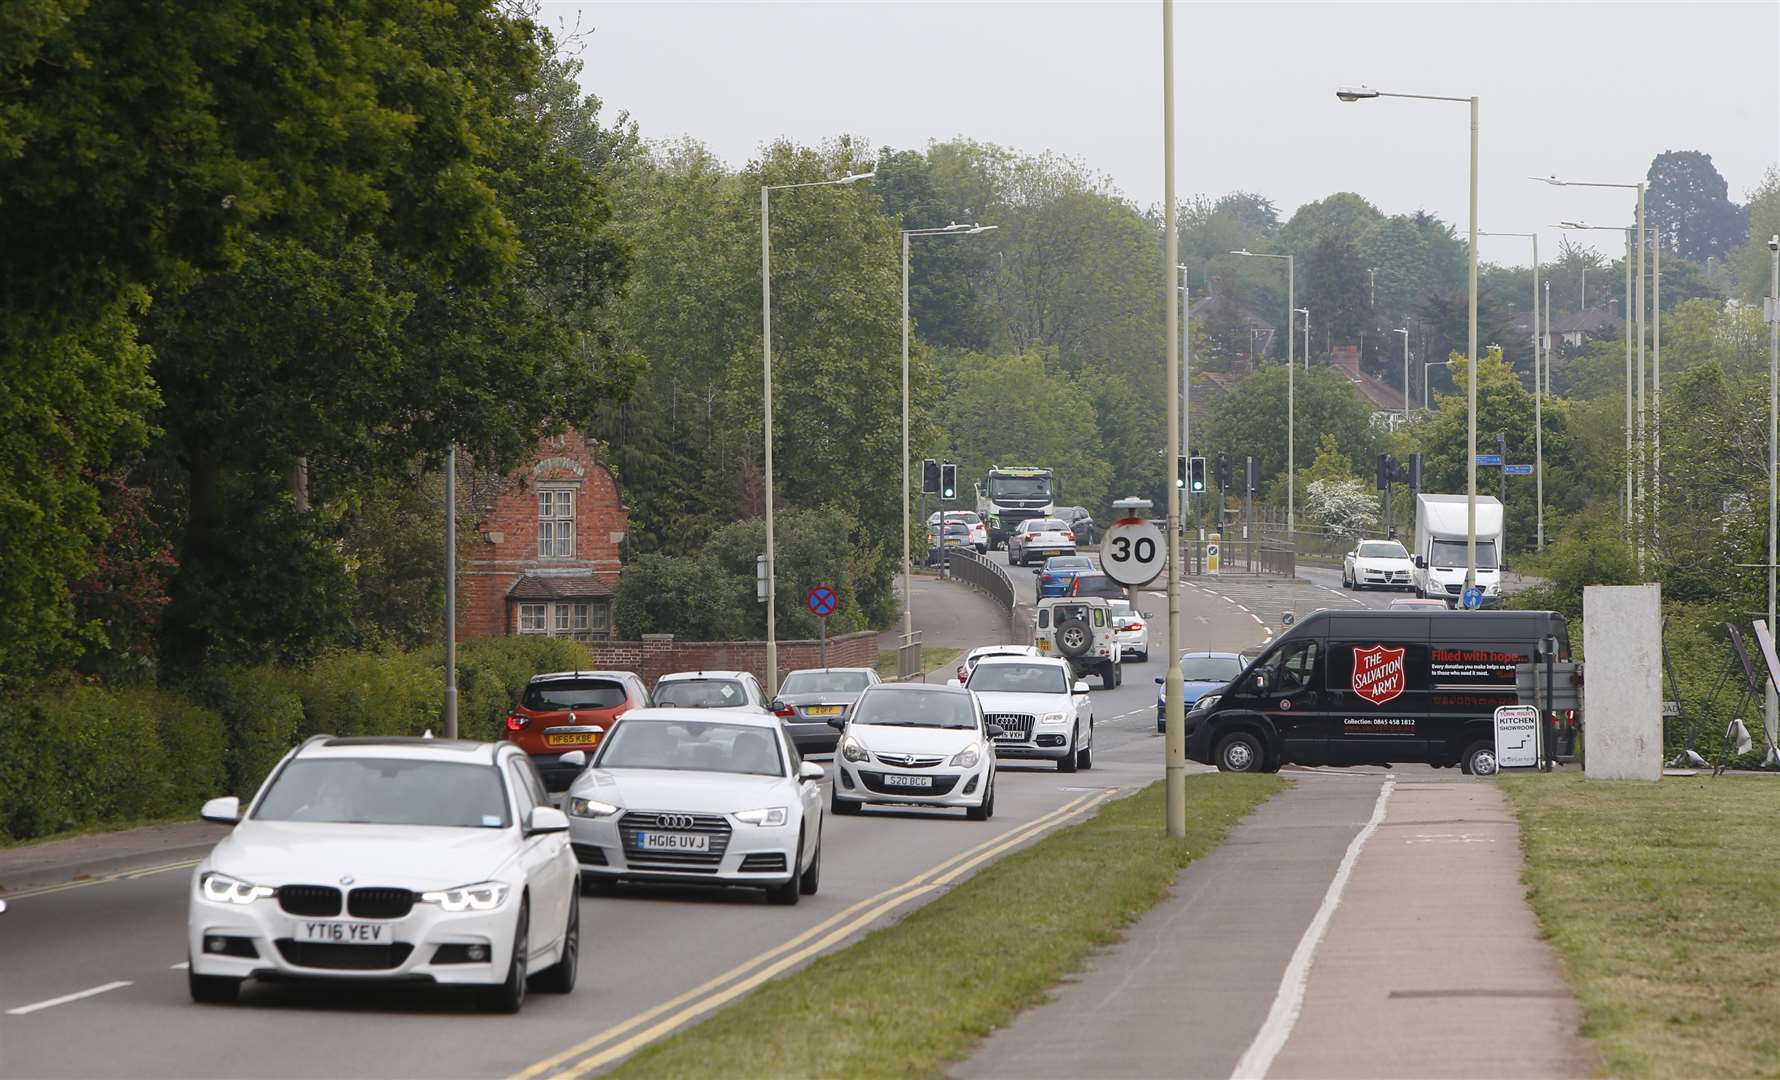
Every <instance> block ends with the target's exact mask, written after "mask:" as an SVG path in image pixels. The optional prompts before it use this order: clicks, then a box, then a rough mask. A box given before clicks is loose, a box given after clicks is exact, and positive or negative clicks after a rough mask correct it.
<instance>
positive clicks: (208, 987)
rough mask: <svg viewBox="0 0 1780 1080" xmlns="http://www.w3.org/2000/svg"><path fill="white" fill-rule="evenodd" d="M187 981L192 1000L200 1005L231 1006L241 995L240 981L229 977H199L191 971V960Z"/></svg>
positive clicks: (187, 963)
mask: <svg viewBox="0 0 1780 1080" xmlns="http://www.w3.org/2000/svg"><path fill="white" fill-rule="evenodd" d="M185 981H186V986H187V987H188V988H189V989H190V990H191V992H192V1000H193V1001H195V1002H197V1003H199V1004H200V1005H230V1004H233V1003H234V1001H235V999H236V998H237V997H239V996H240V994H241V980H240V979H231V978H229V977H228V976H227V975H199V974H198V973H197V972H195V971H192V970H191V961H190V960H189V959H188V960H187V961H186V973H185Z"/></svg>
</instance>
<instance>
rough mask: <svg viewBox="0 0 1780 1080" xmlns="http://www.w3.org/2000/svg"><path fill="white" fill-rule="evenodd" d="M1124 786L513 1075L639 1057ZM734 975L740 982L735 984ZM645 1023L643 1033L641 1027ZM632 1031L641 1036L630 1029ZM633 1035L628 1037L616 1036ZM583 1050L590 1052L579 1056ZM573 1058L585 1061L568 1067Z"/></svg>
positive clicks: (1085, 798) (518, 1079) (530, 1076)
mask: <svg viewBox="0 0 1780 1080" xmlns="http://www.w3.org/2000/svg"><path fill="white" fill-rule="evenodd" d="M1119 790H1120V789H1118V788H1108V789H1107V790H1105V791H1101V792H1098V793H1095V794H1091V795H1080V796H1077V797H1076V798H1074V799H1071V800H1070V801H1069V802H1067V803H1064V804H1063V805H1062V806H1059V807H1058V808H1057V809H1055V810H1052V811H1051V812H1050V813H1048V814H1045V815H1043V816H1041V817H1038V818H1035V819H1033V820H1032V821H1029V822H1027V823H1026V824H1024V825H1021V826H1019V827H1017V828H1015V829H1011V830H1009V831H1008V832H1005V833H1003V834H1001V835H1000V836H997V837H994V838H992V839H989V840H986V841H984V842H983V843H981V844H978V845H977V846H975V847H973V848H970V849H968V850H966V851H963V852H960V853H959V854H957V855H954V856H952V857H951V858H949V859H947V860H945V861H944V862H941V863H939V864H937V865H935V866H932V867H929V868H928V869H926V870H923V871H922V872H921V873H919V874H916V875H915V876H914V877H912V878H910V879H908V880H907V881H905V882H903V883H901V884H900V885H893V886H891V887H890V888H888V889H885V890H884V891H883V892H880V893H878V894H877V895H876V896H869V897H866V898H865V899H863V900H860V901H857V902H856V903H854V904H852V905H850V906H848V907H847V908H845V909H843V910H841V911H839V912H837V913H836V914H834V915H831V916H829V917H828V918H826V919H824V920H822V921H821V922H819V923H817V924H816V925H814V926H812V927H810V928H809V929H807V930H804V931H803V932H802V933H800V934H798V935H796V936H795V937H792V938H790V939H788V940H786V941H783V942H781V943H779V944H778V945H775V946H774V947H772V948H771V949H768V950H767V951H766V952H763V953H761V954H760V955H759V956H756V957H754V958H752V959H750V960H746V961H744V962H743V963H741V964H738V965H737V966H735V967H733V968H731V969H730V970H728V971H726V972H724V973H723V974H721V975H718V976H716V977H715V978H713V979H710V980H708V981H706V982H704V983H701V984H699V985H698V986H695V987H693V988H692V989H691V990H688V991H686V992H685V993H683V994H680V995H679V996H678V997H674V998H670V999H669V1000H667V1001H664V1002H662V1003H661V1004H659V1005H656V1006H654V1007H653V1008H650V1009H647V1010H645V1011H643V1012H640V1013H638V1014H637V1015H635V1016H633V1017H631V1018H630V1019H629V1020H626V1021H624V1022H623V1023H620V1024H615V1025H613V1026H612V1027H609V1028H607V1029H606V1030H604V1031H602V1032H600V1033H598V1034H597V1035H594V1036H592V1037H590V1038H588V1039H586V1040H584V1041H582V1042H579V1043H576V1044H575V1045H574V1046H571V1047H569V1048H568V1049H567V1050H564V1051H562V1052H560V1053H557V1054H553V1055H551V1056H550V1057H547V1058H545V1059H544V1060H542V1061H540V1062H537V1063H536V1064H534V1065H531V1066H529V1067H528V1068H526V1069H524V1070H522V1071H520V1072H518V1073H515V1074H514V1075H513V1077H512V1080H535V1078H537V1077H541V1076H544V1075H545V1074H547V1073H552V1072H555V1071H557V1070H559V1069H560V1070H561V1072H562V1074H565V1075H570V1076H580V1075H582V1074H585V1073H589V1072H592V1071H594V1070H596V1069H600V1068H603V1067H605V1066H606V1065H609V1064H611V1063H612V1062H614V1061H617V1060H619V1059H620V1058H623V1057H626V1056H628V1055H630V1054H634V1053H636V1052H637V1051H638V1050H640V1049H642V1048H643V1047H645V1046H647V1045H648V1044H650V1043H651V1042H654V1041H655V1040H656V1039H659V1038H661V1037H662V1036H663V1035H666V1034H667V1033H669V1032H671V1031H673V1030H674V1029H675V1028H677V1027H679V1026H680V1025H682V1024H684V1023H686V1022H687V1021H689V1020H693V1019H696V1018H697V1017H699V1016H702V1015H704V1014H705V1013H708V1012H710V1011H712V1010H713V1009H717V1008H719V1007H721V1006H723V1005H726V1004H728V1003H729V1002H731V1001H733V1000H735V999H736V998H738V997H740V996H742V995H743V994H745V993H747V992H748V991H750V990H752V989H754V988H755V987H757V986H759V985H760V984H761V983H764V982H766V981H767V980H769V979H771V978H773V977H774V976H777V975H779V974H781V973H783V972H784V971H786V970H787V969H789V968H791V967H794V966H796V965H797V964H800V963H802V962H803V961H805V960H807V959H809V958H810V957H812V956H814V955H816V954H817V953H819V952H821V951H822V950H824V949H827V948H830V947H832V946H834V945H835V944H837V943H838V942H840V941H842V940H844V939H845V938H846V937H847V936H848V935H850V934H853V933H855V932H857V931H858V930H860V929H862V928H864V927H866V926H868V925H870V924H871V923H872V922H874V921H876V920H877V919H878V918H880V917H881V916H883V915H884V914H885V913H886V912H889V911H891V910H892V909H894V908H896V907H899V906H900V905H902V904H906V903H908V902H909V901H910V900H913V899H915V898H916V897H919V896H925V895H926V894H928V893H930V892H933V891H934V890H936V889H941V888H944V887H945V886H947V885H949V884H951V883H952V882H953V881H956V880H957V879H958V878H959V877H960V876H962V875H963V874H965V873H968V872H969V871H970V870H971V869H973V868H974V867H977V866H979V865H981V864H982V863H984V862H985V861H987V860H989V859H992V858H994V857H996V856H997V855H1000V854H1002V853H1003V852H1005V851H1007V850H1008V849H1009V848H1012V847H1016V846H1018V845H1020V844H1022V843H1024V842H1025V841H1026V840H1028V839H1030V838H1031V837H1032V836H1034V835H1036V834H1038V833H1040V832H1043V831H1044V830H1046V829H1048V828H1050V827H1051V826H1052V825H1055V824H1057V823H1059V822H1061V821H1063V820H1064V819H1065V818H1068V817H1071V816H1074V815H1076V814H1083V813H1087V812H1088V811H1090V810H1093V809H1095V808H1096V807H1098V806H1099V805H1100V804H1101V803H1103V802H1105V801H1107V800H1108V799H1110V798H1112V797H1113V796H1114V795H1117V794H1118V793H1119ZM755 969H758V970H755ZM749 972H752V974H749ZM743 976H746V977H745V978H744V977H743ZM732 980H739V981H734V982H732ZM725 984H729V985H727V986H726V985H725ZM720 988H721V989H720ZM645 1025H647V1026H645ZM639 1028H640V1029H641V1030H636V1029H639ZM633 1031H634V1032H635V1033H634V1034H630V1033H631V1032H633ZM627 1034H628V1036H629V1037H628V1038H622V1041H615V1040H619V1039H620V1038H621V1037H623V1036H626V1035H627ZM583 1054H585V1055H587V1056H586V1057H581V1055H583ZM575 1058H579V1059H580V1060H575V1061H573V1063H572V1064H566V1065H565V1063H567V1062H570V1061H571V1059H575Z"/></svg>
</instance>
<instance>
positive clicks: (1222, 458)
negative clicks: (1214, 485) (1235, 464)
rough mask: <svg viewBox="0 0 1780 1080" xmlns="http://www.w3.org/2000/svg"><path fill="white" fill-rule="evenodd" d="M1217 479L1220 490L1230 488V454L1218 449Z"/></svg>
mask: <svg viewBox="0 0 1780 1080" xmlns="http://www.w3.org/2000/svg"><path fill="white" fill-rule="evenodd" d="M1217 480H1218V490H1219V491H1229V490H1230V455H1229V454H1227V453H1225V452H1224V451H1222V450H1219V451H1218V464H1217Z"/></svg>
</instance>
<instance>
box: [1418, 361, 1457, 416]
mask: <svg viewBox="0 0 1780 1080" xmlns="http://www.w3.org/2000/svg"><path fill="white" fill-rule="evenodd" d="M1451 366H1452V361H1451V360H1429V361H1428V362H1427V363H1425V364H1423V365H1422V412H1429V411H1430V410H1431V409H1432V408H1433V406H1431V405H1429V404H1428V370H1429V369H1430V368H1437V367H1451Z"/></svg>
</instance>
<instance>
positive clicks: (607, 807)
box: [569, 795, 619, 818]
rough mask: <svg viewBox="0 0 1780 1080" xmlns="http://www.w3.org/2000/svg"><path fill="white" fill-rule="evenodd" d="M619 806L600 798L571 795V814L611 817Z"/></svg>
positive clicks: (576, 815) (571, 815) (574, 815)
mask: <svg viewBox="0 0 1780 1080" xmlns="http://www.w3.org/2000/svg"><path fill="white" fill-rule="evenodd" d="M618 809H619V808H618V807H616V806H613V805H612V804H611V803H609V802H600V801H599V800H598V799H583V798H581V797H579V796H576V795H570V796H569V816H570V817H585V818H602V817H611V816H612V815H613V814H616V813H617V812H618Z"/></svg>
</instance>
